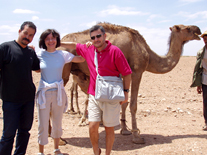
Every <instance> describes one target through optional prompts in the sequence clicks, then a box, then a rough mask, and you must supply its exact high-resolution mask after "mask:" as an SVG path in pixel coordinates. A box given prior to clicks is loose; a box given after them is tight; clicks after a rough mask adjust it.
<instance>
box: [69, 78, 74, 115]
mask: <svg viewBox="0 0 207 155" xmlns="http://www.w3.org/2000/svg"><path fill="white" fill-rule="evenodd" d="M74 85H75V84H74V82H73V83H72V86H71V87H70V107H69V110H68V112H69V113H74V112H75V110H74V108H73V91H74Z"/></svg>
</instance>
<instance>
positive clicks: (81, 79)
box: [68, 70, 89, 126]
mask: <svg viewBox="0 0 207 155" xmlns="http://www.w3.org/2000/svg"><path fill="white" fill-rule="evenodd" d="M72 74H73V83H72V86H71V88H70V92H71V93H70V94H71V96H70V97H71V101H70V107H69V110H68V113H72V114H73V113H75V110H74V107H73V96H74V94H73V93H74V92H75V99H76V107H77V113H78V114H79V115H80V116H81V112H80V108H79V103H78V86H79V87H80V88H81V91H83V92H84V93H85V94H86V95H87V97H86V100H85V101H84V106H85V108H84V112H83V115H82V117H81V119H80V122H79V123H78V125H79V126H82V125H86V122H85V121H86V117H87V107H88V94H87V91H88V86H89V76H87V75H86V74H84V73H83V72H81V71H79V70H76V71H75V72H72Z"/></svg>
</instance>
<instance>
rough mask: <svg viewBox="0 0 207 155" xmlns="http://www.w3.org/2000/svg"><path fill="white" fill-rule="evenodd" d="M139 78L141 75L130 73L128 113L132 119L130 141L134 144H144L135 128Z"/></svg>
mask: <svg viewBox="0 0 207 155" xmlns="http://www.w3.org/2000/svg"><path fill="white" fill-rule="evenodd" d="M141 77H142V73H134V72H133V73H132V82H131V101H130V111H131V117H132V135H133V140H132V141H133V142H134V143H136V144H144V143H145V142H144V139H143V138H141V137H140V131H139V129H138V128H137V122H136V112H137V96H138V90H139V85H140V81H141ZM133 79H136V80H133Z"/></svg>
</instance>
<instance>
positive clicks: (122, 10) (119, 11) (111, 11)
mask: <svg viewBox="0 0 207 155" xmlns="http://www.w3.org/2000/svg"><path fill="white" fill-rule="evenodd" d="M133 10H134V8H132V7H118V6H115V5H110V6H108V9H106V10H102V11H101V12H100V16H103V17H104V16H107V15H141V16H143V15H147V14H149V13H147V12H141V11H133Z"/></svg>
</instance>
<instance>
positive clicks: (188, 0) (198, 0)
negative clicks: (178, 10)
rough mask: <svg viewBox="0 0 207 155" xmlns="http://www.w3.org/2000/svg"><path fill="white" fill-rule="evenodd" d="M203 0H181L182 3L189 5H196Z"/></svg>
mask: <svg viewBox="0 0 207 155" xmlns="http://www.w3.org/2000/svg"><path fill="white" fill-rule="evenodd" d="M200 1H202V0H180V2H187V3H195V2H200Z"/></svg>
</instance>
